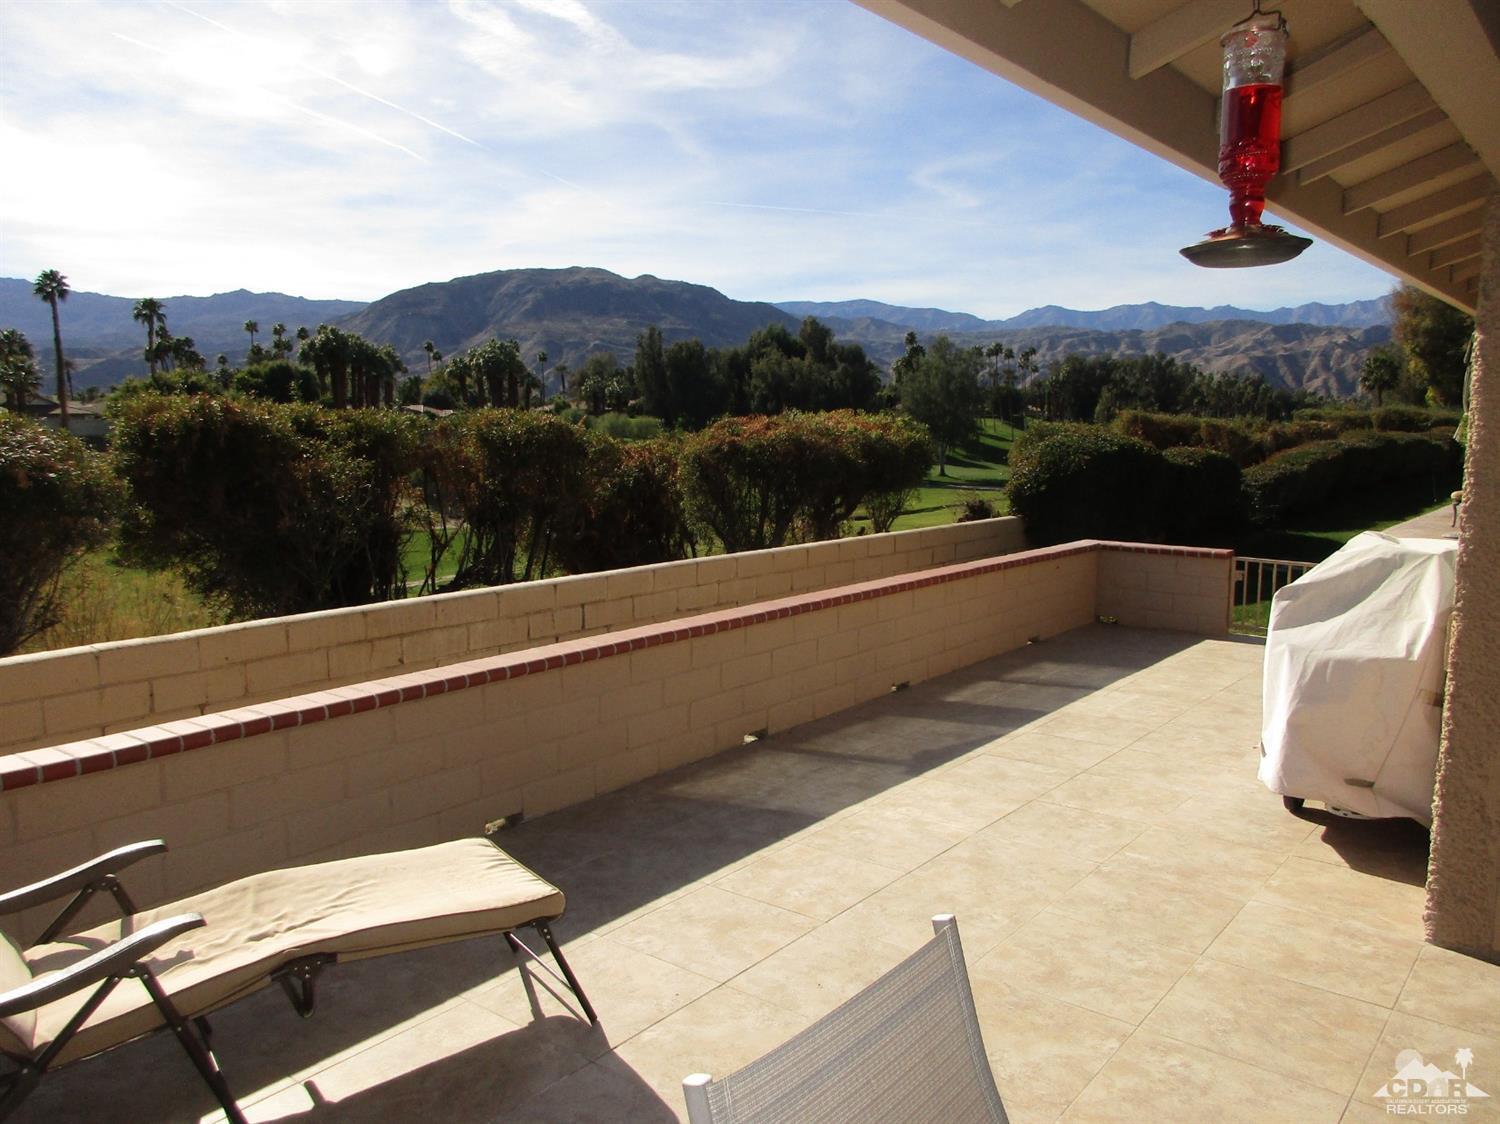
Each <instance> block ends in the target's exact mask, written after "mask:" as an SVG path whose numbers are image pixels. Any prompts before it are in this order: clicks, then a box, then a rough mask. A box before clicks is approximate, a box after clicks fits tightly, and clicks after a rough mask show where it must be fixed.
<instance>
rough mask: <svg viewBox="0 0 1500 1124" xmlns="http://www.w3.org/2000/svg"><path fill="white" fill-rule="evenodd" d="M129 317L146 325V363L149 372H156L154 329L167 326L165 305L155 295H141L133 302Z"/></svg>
mask: <svg viewBox="0 0 1500 1124" xmlns="http://www.w3.org/2000/svg"><path fill="white" fill-rule="evenodd" d="M130 318H131V319H132V320H134V321H135V322H136V323H137V324H144V325H146V363H147V364H148V365H149V366H150V368H151V373H152V374H153V375H154V374H156V329H157V328H165V327H166V326H167V306H166V305H164V304H163V303H162V302H161V301H159V300H157V299H156V298H155V297H142V298H141V299H140V300H138V301H136V302H135V309H134V310H133V311H132V312H131V314H130Z"/></svg>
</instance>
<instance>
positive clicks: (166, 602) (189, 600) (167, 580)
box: [21, 546, 225, 652]
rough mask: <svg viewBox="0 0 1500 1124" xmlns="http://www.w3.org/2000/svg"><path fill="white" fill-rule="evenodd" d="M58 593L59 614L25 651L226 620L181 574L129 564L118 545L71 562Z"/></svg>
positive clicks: (132, 636)
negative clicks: (54, 621)
mask: <svg viewBox="0 0 1500 1124" xmlns="http://www.w3.org/2000/svg"><path fill="white" fill-rule="evenodd" d="M59 594H60V601H61V609H62V612H61V616H60V619H59V620H58V622H57V623H56V624H55V625H53V626H52V628H50V629H48V630H47V631H46V632H43V633H41V634H39V635H37V636H33V637H32V638H31V639H30V640H28V641H27V642H26V643H25V644H23V645H22V646H21V651H22V652H46V651H52V650H53V649H56V648H72V647H75V646H77V645H80V644H101V643H104V642H106V641H109V640H130V639H133V638H134V637H137V636H160V635H162V634H163V633H169V632H185V631H186V630H188V629H190V628H208V627H210V626H212V625H216V624H223V623H225V622H224V618H223V616H222V615H221V614H219V613H217V612H215V611H214V610H213V609H212V608H210V607H209V606H207V605H205V604H204V603H203V599H202V598H201V597H199V596H198V594H197V593H195V592H194V591H193V590H191V589H189V588H188V586H187V583H186V582H184V581H183V579H182V576H181V575H180V574H178V573H176V572H175V571H171V570H144V569H140V568H138V567H135V566H130V565H127V564H126V563H124V562H123V561H121V560H120V557H119V555H118V554H117V553H116V552H115V548H114V547H113V546H107V547H102V548H100V549H98V550H93V551H90V552H89V553H87V554H85V555H84V556H83V557H82V558H80V559H79V560H78V561H77V562H76V563H75V564H74V565H72V566H70V567H69V568H68V569H67V570H66V571H65V572H64V574H63V577H62V582H61V585H60V587H59Z"/></svg>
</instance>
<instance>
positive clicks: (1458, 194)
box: [1380, 175, 1495, 238]
mask: <svg viewBox="0 0 1500 1124" xmlns="http://www.w3.org/2000/svg"><path fill="white" fill-rule="evenodd" d="M1494 190H1495V180H1494V177H1492V176H1488V175H1484V176H1475V177H1473V178H1472V179H1467V180H1464V181H1463V182H1462V183H1456V184H1454V185H1453V186H1452V187H1445V188H1443V189H1442V190H1441V191H1435V192H1433V193H1432V194H1431V195H1426V196H1423V197H1422V198H1421V199H1417V200H1414V201H1413V202H1411V203H1403V204H1402V205H1401V206H1399V207H1392V208H1391V209H1390V210H1389V211H1386V212H1385V213H1384V214H1382V215H1381V216H1380V237H1382V238H1389V237H1390V236H1391V235H1392V234H1402V233H1404V232H1405V231H1408V230H1411V229H1413V228H1414V227H1419V226H1422V225H1424V224H1426V223H1430V222H1432V221H1434V220H1436V219H1445V218H1447V217H1448V216H1449V215H1454V214H1458V213H1459V212H1461V211H1472V210H1475V209H1476V208H1479V207H1482V206H1484V201H1485V198H1486V197H1487V196H1488V195H1489V193H1490V192H1492V191H1494Z"/></svg>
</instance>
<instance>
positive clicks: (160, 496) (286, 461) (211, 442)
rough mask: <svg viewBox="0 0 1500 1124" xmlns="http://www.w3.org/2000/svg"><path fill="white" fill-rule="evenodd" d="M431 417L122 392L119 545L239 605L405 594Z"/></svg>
mask: <svg viewBox="0 0 1500 1124" xmlns="http://www.w3.org/2000/svg"><path fill="white" fill-rule="evenodd" d="M423 432H424V430H423V421H422V419H420V418H417V417H415V416H413V415H410V414H404V413H396V412H394V411H382V410H358V411H337V412H336V411H331V410H323V409H320V408H318V407H315V406H289V405H279V404H276V403H269V402H264V403H262V402H255V401H252V400H248V399H247V400H240V401H236V400H233V399H229V398H224V397H217V396H215V397H209V396H201V395H200V396H193V397H180V396H158V395H140V396H137V397H135V398H133V399H131V400H129V401H127V402H125V403H124V404H123V406H122V407H121V409H120V413H119V417H118V419H117V422H116V426H115V432H114V453H113V455H114V462H115V469H116V471H117V472H118V474H119V476H120V477H121V478H122V479H123V480H124V481H125V483H126V484H127V485H128V486H129V489H130V493H131V499H132V504H131V506H130V509H129V512H128V514H127V517H126V519H125V521H124V525H123V528H122V536H121V540H122V545H123V546H125V547H126V549H127V550H129V551H131V552H133V553H134V554H135V555H136V556H138V557H139V558H141V559H142V560H144V561H146V562H148V563H153V564H158V565H167V564H175V565H179V566H181V567H182V569H183V570H184V571H185V573H186V575H187V578H188V581H189V583H190V584H191V585H192V586H193V587H194V588H196V589H197V590H198V591H199V592H200V593H202V594H203V595H204V596H205V597H206V598H208V599H210V600H213V601H217V602H220V603H222V604H224V605H226V606H227V607H228V608H229V609H230V610H231V611H232V612H233V613H234V614H235V615H237V616H241V617H252V616H271V615H278V614H285V613H302V612H308V611H311V610H314V609H327V608H334V607H336V606H341V605H355V604H361V603H364V602H368V601H378V600H385V599H388V598H391V597H399V596H402V595H403V594H404V593H405V588H406V585H405V583H406V576H405V572H404V570H403V568H402V564H401V556H402V550H403V548H404V546H405V543H406V540H407V538H408V537H409V535H410V533H411V529H410V526H409V517H408V514H407V508H406V504H405V502H404V501H405V498H406V490H407V476H408V473H409V472H410V471H411V469H412V468H413V466H414V464H415V458H416V452H417V448H418V445H419V442H420V440H421V437H422V435H423Z"/></svg>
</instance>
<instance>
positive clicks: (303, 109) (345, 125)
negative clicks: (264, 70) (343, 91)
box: [110, 31, 428, 164]
mask: <svg viewBox="0 0 1500 1124" xmlns="http://www.w3.org/2000/svg"><path fill="white" fill-rule="evenodd" d="M110 34H111V35H113V36H114V37H115V38H116V39H120V40H123V41H124V42H126V43H129V44H131V45H132V46H135V47H140V48H142V49H144V50H147V51H153V52H155V53H156V54H158V55H165V56H166V57H167V58H171V56H172V52H170V51H167V50H164V49H163V48H161V47H158V46H157V45H156V44H155V43H146V42H143V41H142V40H140V39H135V38H133V37H131V36H129V35H122V34H121V33H120V32H118V31H111V32H110ZM255 88H256V89H257V90H259V91H260V92H261V93H263V94H265V95H266V96H267V97H268V98H274V99H275V100H276V101H279V102H281V103H282V104H283V105H285V106H287V107H289V108H291V109H295V110H296V111H297V112H298V113H305V114H306V115H307V116H309V117H313V118H316V119H317V120H319V121H324V122H326V123H328V124H330V125H334V126H336V127H337V128H340V129H346V130H348V131H349V132H351V133H358V134H359V135H360V136H362V137H367V138H369V139H370V140H372V141H375V142H377V143H379V144H383V145H386V146H388V147H390V148H394V149H395V150H396V151H398V152H404V153H406V155H408V156H410V157H411V158H412V159H413V160H416V161H419V162H420V163H423V164H426V163H427V162H428V161H427V158H426V157H424V156H422V155H421V154H420V153H417V152H413V151H412V150H411V149H409V148H407V147H406V146H405V145H403V144H397V143H396V142H395V141H393V140H389V139H388V138H386V137H383V136H381V135H380V134H379V133H375V132H371V131H370V130H369V129H366V128H363V127H362V126H359V125H355V124H352V123H351V122H348V121H340V120H339V119H338V118H337V117H330V116H328V114H326V113H319V112H318V111H317V110H316V109H308V108H307V106H305V105H299V104H298V103H297V102H294V101H293V100H292V99H291V98H289V97H286V96H285V95H284V94H278V93H277V92H276V91H275V90H268V89H266V88H265V87H264V86H260V85H256V86H255Z"/></svg>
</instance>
